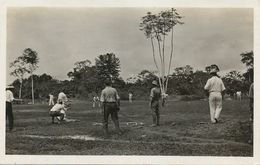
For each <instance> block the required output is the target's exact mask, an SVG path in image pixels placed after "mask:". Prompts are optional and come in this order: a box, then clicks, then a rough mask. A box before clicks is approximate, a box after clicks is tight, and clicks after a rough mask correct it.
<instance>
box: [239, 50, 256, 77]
mask: <svg viewBox="0 0 260 165" xmlns="http://www.w3.org/2000/svg"><path fill="white" fill-rule="evenodd" d="M240 56H241V57H242V59H241V62H242V63H243V64H246V66H247V72H246V73H244V77H245V78H247V79H248V80H249V82H253V75H254V71H253V69H254V52H253V51H250V52H245V53H241V54H240Z"/></svg>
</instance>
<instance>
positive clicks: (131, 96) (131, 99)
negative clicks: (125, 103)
mask: <svg viewBox="0 0 260 165" xmlns="http://www.w3.org/2000/svg"><path fill="white" fill-rule="evenodd" d="M128 97H129V102H130V103H132V102H133V93H132V92H129V94H128Z"/></svg>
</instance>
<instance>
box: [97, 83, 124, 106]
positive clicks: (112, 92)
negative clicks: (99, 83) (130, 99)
mask: <svg viewBox="0 0 260 165" xmlns="http://www.w3.org/2000/svg"><path fill="white" fill-rule="evenodd" d="M119 99H120V97H119V96H118V93H117V91H116V89H115V88H113V87H110V86H108V87H106V88H105V89H103V90H102V92H101V97H100V101H101V102H117V101H118V100H119Z"/></svg>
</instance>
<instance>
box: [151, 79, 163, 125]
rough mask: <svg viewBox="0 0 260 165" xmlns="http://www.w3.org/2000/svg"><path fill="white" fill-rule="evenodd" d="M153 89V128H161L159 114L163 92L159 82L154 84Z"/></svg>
mask: <svg viewBox="0 0 260 165" xmlns="http://www.w3.org/2000/svg"><path fill="white" fill-rule="evenodd" d="M152 85H153V88H152V89H151V93H150V104H149V106H150V108H151V112H152V117H153V124H152V125H151V126H152V127H155V126H159V120H160V113H159V100H160V98H161V90H160V88H159V85H158V82H157V81H156V80H154V81H153V82H152Z"/></svg>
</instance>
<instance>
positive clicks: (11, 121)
mask: <svg viewBox="0 0 260 165" xmlns="http://www.w3.org/2000/svg"><path fill="white" fill-rule="evenodd" d="M12 89H14V87H13V86H10V85H8V86H7V87H6V88H5V90H6V91H5V93H6V100H5V112H6V118H8V126H9V131H10V132H11V131H12V130H13V125H14V115H13V107H12V102H13V101H14V100H17V99H15V98H14V95H13V92H12V91H11V90H12Z"/></svg>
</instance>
